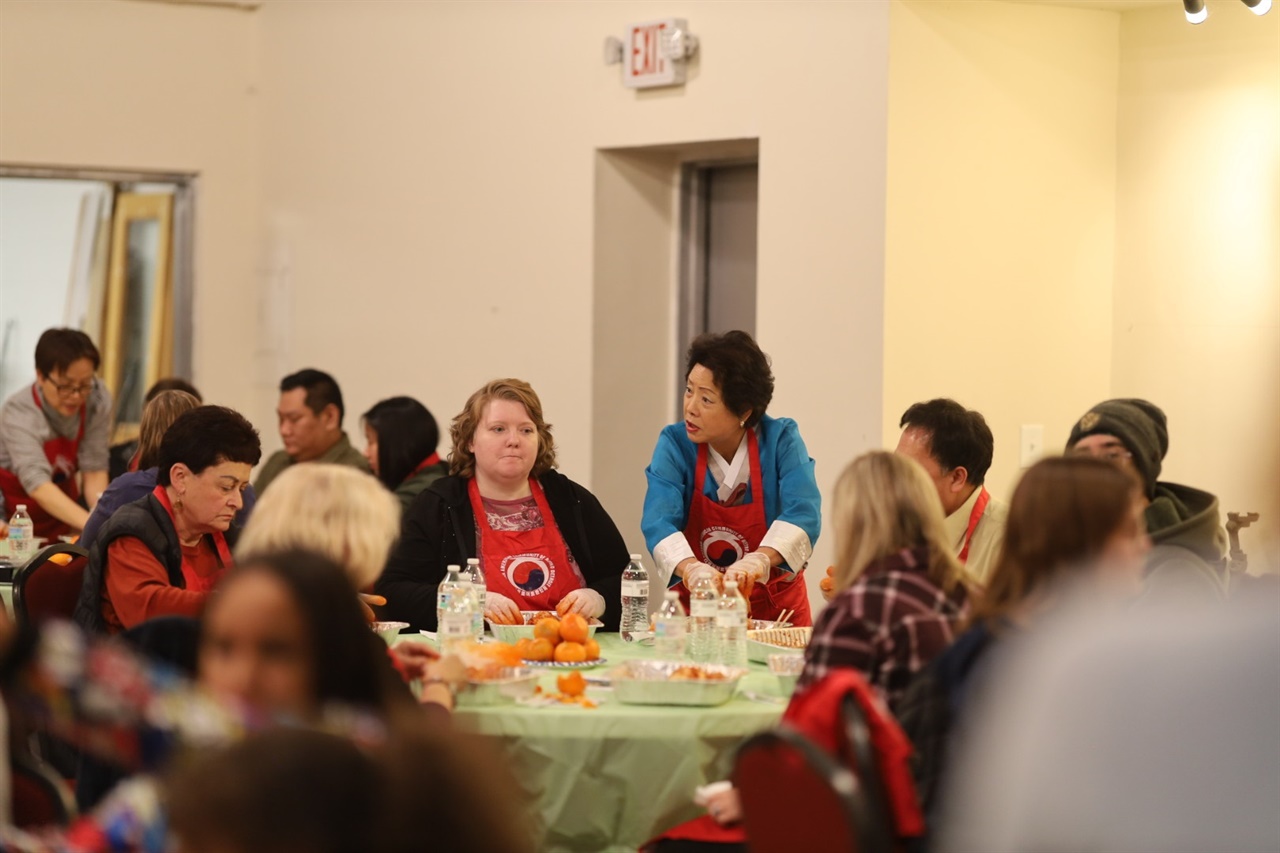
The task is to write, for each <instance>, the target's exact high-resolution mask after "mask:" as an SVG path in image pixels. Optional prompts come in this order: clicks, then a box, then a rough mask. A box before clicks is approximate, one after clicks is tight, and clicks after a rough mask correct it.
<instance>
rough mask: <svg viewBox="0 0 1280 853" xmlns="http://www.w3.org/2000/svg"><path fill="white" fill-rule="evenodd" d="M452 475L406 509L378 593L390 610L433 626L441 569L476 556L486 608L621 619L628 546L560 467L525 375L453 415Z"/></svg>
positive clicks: (503, 615)
mask: <svg viewBox="0 0 1280 853" xmlns="http://www.w3.org/2000/svg"><path fill="white" fill-rule="evenodd" d="M450 432H451V437H452V439H453V450H452V451H451V452H450V454H449V472H450V473H449V476H447V477H442V478H441V479H439V480H436V481H435V482H434V483H432V484H431V486H430V487H429V488H428V489H427V490H426V491H425V492H423V493H422V494H420V495H418V497H417V498H416V499H415V500H414V502H413V503H412V504H411V505H410V506H409V509H408V510H407V511H406V512H405V515H404V523H403V526H402V528H401V538H400V543H399V544H398V545H397V546H396V549H395V550H394V551H393V552H392V554H391V559H390V561H389V562H388V563H387V568H386V571H384V572H383V574H382V577H381V578H380V579H379V580H378V584H377V586H376V591H377V592H378V593H379V594H380V595H382V596H384V597H385V598H386V599H387V604H386V608H385V611H384V612H385V615H386V618H388V619H396V620H401V621H405V622H409V623H410V624H411V626H412V627H414V628H427V629H433V628H435V627H436V591H437V588H438V586H439V584H440V581H442V580H443V579H444V577H445V572H446V567H447V566H449V565H454V564H457V565H462V564H464V563H466V561H467V559H468V558H471V557H475V558H478V559H479V560H480V570H481V572H482V573H483V574H484V580H485V585H486V587H487V588H488V595H487V598H486V602H485V616H486V617H487V618H490V619H492V620H495V621H515V620H518V619H520V618H521V617H520V611H522V610H524V611H528V610H550V609H553V608H554V609H556V610H557V611H559V612H560V614H561V615H565V614H568V613H579V614H581V615H582V616H584V617H586V618H588V619H590V618H592V617H598V618H600V619H601V620H602V621H603V622H604V626H605V630H609V631H616V630H617V628H618V618H619V608H620V597H621V589H622V586H621V582H622V570H623V569H625V568H626V567H627V563H628V561H629V555H628V552H627V546H626V544H625V543H624V542H623V539H622V534H621V533H619V532H618V528H617V525H615V524H614V523H613V519H611V518H610V517H609V514H608V513H607V512H605V510H604V507H602V506H601V505H600V501H598V500H597V499H596V497H595V495H593V494H591V492H589V491H588V490H587V489H585V488H583V487H582V486H580V485H578V484H577V483H575V482H574V481H573V480H570V479H569V478H568V477H566V476H564V475H563V474H561V473H560V472H558V471H556V470H555V465H556V445H555V440H554V439H553V438H552V436H551V425H550V424H548V423H547V422H546V420H545V419H544V418H543V415H542V402H541V401H540V400H539V399H538V395H537V394H536V393H535V392H534V390H533V388H532V387H531V386H530V385H529V383H527V382H524V381H521V380H519V379H495V380H493V381H492V382H489V383H487V384H485V385H484V387H482V388H480V389H479V390H477V391H476V392H475V393H474V394H472V395H471V398H470V399H468V400H467V403H466V405H465V406H463V408H462V411H461V412H459V413H458V415H457V416H456V417H454V419H453V425H452V428H451V431H450Z"/></svg>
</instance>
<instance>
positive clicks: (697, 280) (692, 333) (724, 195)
mask: <svg viewBox="0 0 1280 853" xmlns="http://www.w3.org/2000/svg"><path fill="white" fill-rule="evenodd" d="M759 187H760V168H759V164H758V163H757V162H756V161H754V160H750V161H746V162H743V161H730V162H723V161H721V162H714V163H686V164H684V166H683V167H682V169H681V181H680V317H679V321H678V328H679V335H678V338H677V342H676V370H677V373H678V375H677V377H676V395H677V411H679V401H680V400H682V399H683V397H684V383H685V377H684V366H685V365H684V354H685V352H687V351H688V349H689V344H690V343H692V342H693V339H694V338H696V337H697V336H698V335H701V334H703V333H704V332H728V331H730V330H732V329H741V330H742V331H744V332H746V333H748V334H749V335H751V336H752V337H754V336H755V333H756V243H757V222H758V218H759V197H760V189H759Z"/></svg>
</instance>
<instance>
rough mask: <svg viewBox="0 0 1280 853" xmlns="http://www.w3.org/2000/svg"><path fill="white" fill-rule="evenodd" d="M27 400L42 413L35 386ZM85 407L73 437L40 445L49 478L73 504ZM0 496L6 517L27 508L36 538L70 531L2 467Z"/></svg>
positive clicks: (77, 494)
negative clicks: (34, 404)
mask: <svg viewBox="0 0 1280 853" xmlns="http://www.w3.org/2000/svg"><path fill="white" fill-rule="evenodd" d="M31 397H32V399H34V400H35V401H36V408H38V409H41V410H43V409H44V406H43V405H42V404H41V402H40V395H39V394H38V393H36V386H35V385H32V386H31ZM86 408H87V406H86V405H82V406H81V407H80V428H79V430H77V431H76V437H75V438H63V437H62V436H54V437H53V438H51V439H49V440H48V441H46V442H45V443H44V456H45V458H46V459H48V460H49V467H50V468H51V469H52V471H51V472H50V475H51V478H52V480H53V484H54V485H55V486H57V487H58V488H59V489H61V490H62V493H63V494H65V495H66V496H67V497H69V498H71V500H73V501H78V500H80V484H79V483H77V482H76V474H78V473H80V441H81V440H82V439H83V438H84V420H85V409H86ZM0 493H3V494H4V503H5V508H6V511H7V512H8V513H9V514H10V515H12V514H13V513H14V512H15V511H16V510H17V509H18V504H26V505H27V515H29V516H31V524H32V527H34V528H35V535H36V536H43V537H44V538H45V539H54V538H55V537H58V536H66V535H68V534H70V533H71V532H72V530H71V526H70V525H68V524H66V523H65V522H63V521H60V520H58V519H57V518H55V517H54V516H53V515H51V514H50V513H49V512H47V511H46V510H45V509H44V508H43V507H41V506H40V505H39V504H38V503H36V499H35V498H33V497H31V496H30V495H28V494H27V490H26V489H24V488H23V487H22V481H21V480H19V479H18V475H17V474H15V473H13V472H12V471H6V470H4V469H3V468H0Z"/></svg>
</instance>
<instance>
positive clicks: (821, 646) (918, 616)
mask: <svg viewBox="0 0 1280 853" xmlns="http://www.w3.org/2000/svg"><path fill="white" fill-rule="evenodd" d="M832 516H833V527H834V528H835V531H836V571H835V588H836V595H835V596H834V598H832V600H831V604H830V605H828V606H827V607H826V608H825V609H824V610H823V611H822V613H821V614H819V616H818V621H817V624H816V625H814V628H813V639H812V641H811V642H810V643H809V646H808V648H807V649H806V650H805V666H804V671H803V672H801V674H800V681H799V683H798V685H797V690H799V689H801V688H803V687H806V686H808V685H809V684H812V683H813V682H815V681H817V680H818V679H820V678H822V676H824V675H826V674H827V673H828V672H829V671H831V670H832V669H834V668H836V667H852V668H853V669H856V670H858V671H859V672H860V673H861V674H862V675H863V676H865V677H866V679H867V682H868V683H869V684H871V686H872V687H875V688H876V689H877V690H879V691H880V692H881V694H882V695H884V697H885V699H886V700H887V701H888V703H889V704H890V705H891V706H892V704H893V702H894V700H895V699H896V698H897V696H898V695H899V694H900V693H901V692H902V691H903V690H904V689H905V688H906V686H907V683H908V682H909V681H910V680H911V676H912V675H913V674H915V672H916V671H917V670H919V669H920V668H921V667H923V666H924V665H925V664H927V663H928V662H929V661H930V660H932V659H933V658H934V657H935V656H936V655H938V654H939V653H941V652H942V650H943V649H945V648H946V647H947V645H948V644H949V643H950V642H951V640H952V638H953V636H954V634H953V631H954V628H955V626H956V624H957V622H959V620H960V619H961V618H963V617H964V616H965V614H966V613H967V607H968V599H969V582H968V579H967V576H966V575H965V572H964V567H963V566H962V565H961V564H960V562H959V560H957V559H956V557H955V553H954V549H953V548H952V547H951V545H950V543H949V540H948V537H947V534H946V527H945V525H944V522H943V515H942V504H941V502H940V501H939V499H938V493H937V490H936V489H934V487H933V484H932V483H931V482H930V480H929V477H928V475H927V474H926V473H925V471H924V469H923V468H921V467H920V465H919V463H917V462H915V461H914V460H912V459H908V458H907V457H905V456H898V455H895V454H893V453H887V452H884V451H872V452H870V453H864V454H863V455H861V456H859V457H858V458H857V459H854V460H853V462H851V463H849V466H848V467H847V468H845V470H844V473H842V474H841V475H840V479H839V480H838V481H837V482H836V494H835V509H834V511H833V513H832Z"/></svg>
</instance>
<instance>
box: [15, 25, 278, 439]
mask: <svg viewBox="0 0 1280 853" xmlns="http://www.w3.org/2000/svg"><path fill="white" fill-rule="evenodd" d="M256 48H257V41H256V29H255V18H254V16H253V14H251V13H246V12H243V11H237V10H232V9H227V8H210V7H192V6H177V5H170V4H156V3H133V2H129V3H118V2H95V1H94V0H59V2H57V3H48V2H40V0H4V2H3V3H0V161H5V162H9V163H24V164H37V165H45V166H91V167H106V168H120V169H156V170H173V171H184V172H185V171H195V172H198V173H199V178H198V181H197V190H196V212H195V229H196V233H195V249H196V283H195V324H194V325H195V340H194V342H193V350H194V351H193V360H194V376H193V379H194V381H195V383H196V385H197V386H198V387H199V388H200V390H201V391H202V392H203V393H204V395H205V396H206V398H207V399H209V400H211V401H217V402H220V403H225V404H227V405H230V406H234V407H236V408H239V409H242V410H244V411H246V412H250V411H253V410H254V408H255V406H254V403H255V401H254V398H253V394H252V388H253V383H252V381H251V373H252V371H251V366H252V364H253V354H254V347H255V345H256V344H255V342H256V341H257V340H258V337H259V335H258V323H257V308H256V304H255V292H256V280H255V279H256V277H257V276H258V275H259V272H258V267H259V266H260V263H259V246H260V245H261V241H260V238H259V231H260V229H259V226H258V221H257V216H258V204H257V194H258V185H259V179H258V162H257V157H258V150H259V148H260V144H261V140H260V129H259V124H258V120H257V105H256V100H257V95H256V89H257V80H258V75H257V72H256V68H255V55H256ZM258 408H259V410H260V408H261V407H258ZM258 425H259V428H262V427H263V426H265V427H266V429H267V432H269V433H273V432H274V429H273V428H272V424H271V423H270V422H267V423H265V424H264V423H263V422H262V421H258Z"/></svg>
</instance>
